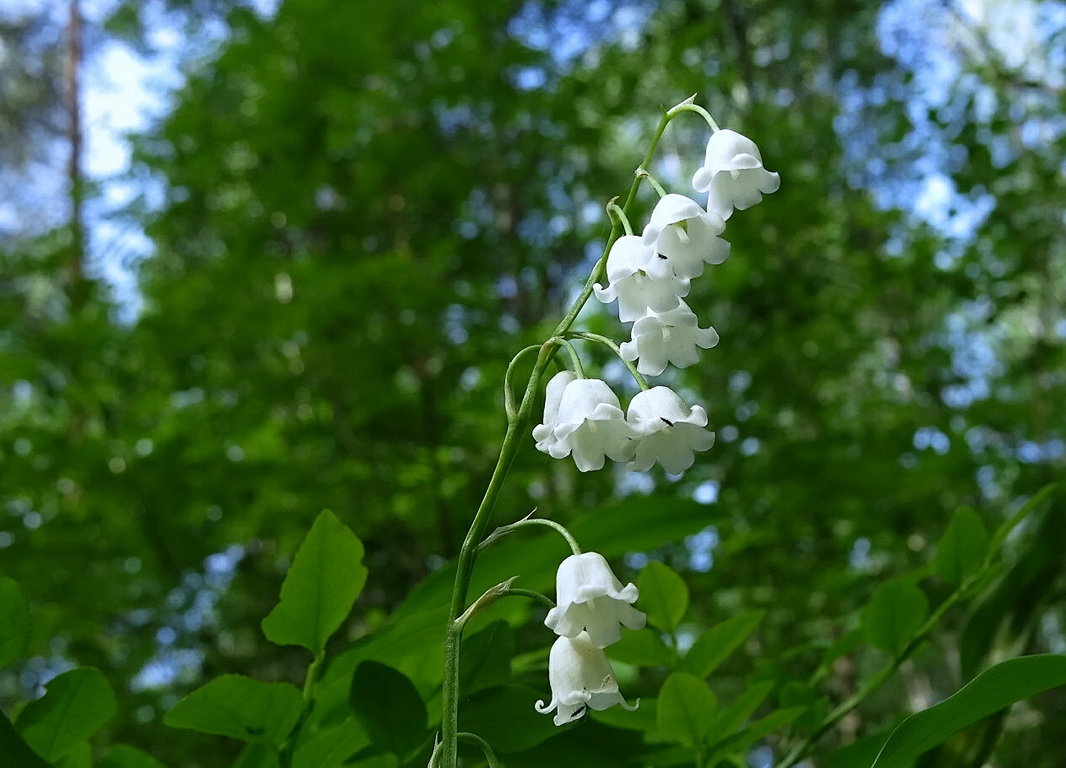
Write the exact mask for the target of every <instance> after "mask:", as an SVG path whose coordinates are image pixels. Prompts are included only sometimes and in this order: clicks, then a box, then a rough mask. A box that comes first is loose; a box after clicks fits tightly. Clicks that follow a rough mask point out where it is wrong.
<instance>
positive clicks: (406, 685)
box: [349, 661, 428, 758]
mask: <svg viewBox="0 0 1066 768" xmlns="http://www.w3.org/2000/svg"><path fill="white" fill-rule="evenodd" d="M349 701H350V702H351V705H352V711H353V712H355V718H356V720H358V721H359V724H360V725H362V726H363V730H365V731H366V734H367V736H369V737H370V743H371V744H373V745H374V746H375V747H377V748H378V749H381V750H384V751H386V752H391V753H393V754H394V755H396V756H397V757H400V758H404V757H406V756H407V755H409V754H410V753H411V751H412V750H414V749H416V748H417V747H418V746H419V744H420V743H421V742H422V740H423V738H424V737H425V735H426V729H427V728H428V725H427V723H426V719H427V715H426V705H425V704H424V703H423V701H422V697H421V696H420V695H419V693H418V690H417V689H416V688H415V686H414V684H413V683H412V682H411V681H410V680H408V679H407V678H406V677H405V676H404V675H403V674H402V673H401V672H397V671H396V670H395V669H393V668H392V667H387V666H385V665H384V664H379V663H378V662H376V661H364V662H363V663H362V664H360V665H359V666H358V667H356V668H355V674H354V675H353V676H352V687H351V691H350V694H349Z"/></svg>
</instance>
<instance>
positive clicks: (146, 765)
mask: <svg viewBox="0 0 1066 768" xmlns="http://www.w3.org/2000/svg"><path fill="white" fill-rule="evenodd" d="M98 768H164V766H163V764H162V763H161V762H159V761H158V760H156V759H155V758H154V757H152V756H151V755H150V754H148V753H147V752H144V751H142V750H140V749H137V748H136V747H127V746H126V745H125V744H116V745H115V746H113V747H111V748H110V749H109V750H107V752H106V754H104V759H103V760H101V761H100V765H99V766H98Z"/></svg>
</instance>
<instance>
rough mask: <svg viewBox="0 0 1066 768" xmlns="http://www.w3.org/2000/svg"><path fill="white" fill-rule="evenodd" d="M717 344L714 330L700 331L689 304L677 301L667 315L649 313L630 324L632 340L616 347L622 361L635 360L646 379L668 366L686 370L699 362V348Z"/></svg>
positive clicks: (663, 313)
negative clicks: (631, 325)
mask: <svg viewBox="0 0 1066 768" xmlns="http://www.w3.org/2000/svg"><path fill="white" fill-rule="evenodd" d="M717 343H718V332H717V331H716V330H714V328H700V327H699V319H698V318H697V317H696V313H695V312H693V311H692V310H691V309H690V308H689V306H688V304H686V303H685V302H683V301H679V302H678V305H677V306H676V307H675V308H674V309H671V310H670V311H668V312H649V313H648V314H647V315H646V316H645V317H642V318H641V319H640V320H637V322H635V323H633V337H632V341H624V342H622V344H621V346H620V347H619V352H620V353H621V356H622V359H623V360H627V361H629V362H633V361H634V360H638V362H637V370H638V371H640V372H641V373H643V374H644V375H645V376H658V375H659V374H660V373H662V372H663V371H665V370H666V365H667V363H669V364H672V365H675V366H677V367H678V368H686V367H688V366H690V365H692V364H694V363H696V362H697V361H698V360H699V353H698V352H697V351H696V350H697V348H698V349H710V348H711V347H713V346H714V345H715V344H717Z"/></svg>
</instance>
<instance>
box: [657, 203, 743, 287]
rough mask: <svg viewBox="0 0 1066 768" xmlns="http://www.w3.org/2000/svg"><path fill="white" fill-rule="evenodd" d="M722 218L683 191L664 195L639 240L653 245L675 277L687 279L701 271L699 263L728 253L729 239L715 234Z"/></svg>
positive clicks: (718, 261)
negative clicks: (683, 193)
mask: <svg viewBox="0 0 1066 768" xmlns="http://www.w3.org/2000/svg"><path fill="white" fill-rule="evenodd" d="M724 230H725V220H723V219H722V217H721V216H719V215H718V214H717V213H714V212H712V211H705V210H703V208H701V207H700V205H699V203H697V202H696V201H695V200H691V199H689V198H687V197H685V196H684V195H677V194H673V193H671V194H668V195H666V196H664V197H663V198H662V199H661V200H660V201H659V202H658V203H657V204H656V205H655V208H654V209H653V210H652V212H651V219H650V220H649V221H648V225H647V226H646V227H644V232H643V234H642V236H641V241H642V242H643V243H644V244H645V245H648V246H651V247H653V248H654V249H655V252H656V254H658V256H659V261H665V262H666V264H667V265H668V266H669V267H670V269H671V270H672V273H673V275H674V276H675V277H679V278H685V279H691V278H694V277H699V276H700V275H702V274H703V265H704V264H705V263H706V264H721V263H722V262H723V261H725V260H726V259H727V258H728V257H729V243H728V242H726V241H725V240H723V239H722V238H720V237H718V235H720V234H722V232H723V231H724Z"/></svg>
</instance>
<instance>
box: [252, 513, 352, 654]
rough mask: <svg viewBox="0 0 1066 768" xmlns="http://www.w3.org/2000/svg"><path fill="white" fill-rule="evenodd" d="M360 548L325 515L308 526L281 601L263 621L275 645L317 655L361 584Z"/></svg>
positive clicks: (334, 519) (331, 516)
mask: <svg viewBox="0 0 1066 768" xmlns="http://www.w3.org/2000/svg"><path fill="white" fill-rule="evenodd" d="M362 560H363V543H362V542H361V541H359V539H358V537H356V535H355V534H354V533H352V531H351V529H349V528H348V526H346V525H345V524H344V523H342V522H341V521H340V520H338V519H337V516H336V515H334V514H333V513H332V512H330V511H329V510H325V511H323V512H322V514H320V515H319V516H318V519H317V520H315V524H314V525H313V526H311V531H310V533H308V534H307V538H305V539H304V541H303V544H301V545H300V549H299V550H298V551H297V552H296V557H295V558H294V559H293V563H292V567H291V568H289V572H288V574H286V576H285V581H284V583H282V585H281V600H280V601H279V602H278V604H277V605H276V606H274V610H272V611H271V612H270V613H269V615H267V617H266V618H265V619H263V634H264V635H266V637H267V639H268V640H270V641H271V642H272V643H276V644H278V645H300V646H303V647H304V648H306V649H307V650H309V651H311V653H313V654H315V656H320V655H321V654H322V653H323V651H324V650H325V647H326V641H327V640H329V637H330V635H332V634H333V633H334V632H336V631H337V628H338V627H340V625H341V624H342V623H343V622H344V619H345V618H346V617H347V616H348V613H349V612H350V611H351V610H352V604H353V603H354V602H355V598H357V597H359V593H360V592H361V591H362V589H363V584H365V583H366V576H367V569H366V568H365V567H364V566H363V564H362Z"/></svg>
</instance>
